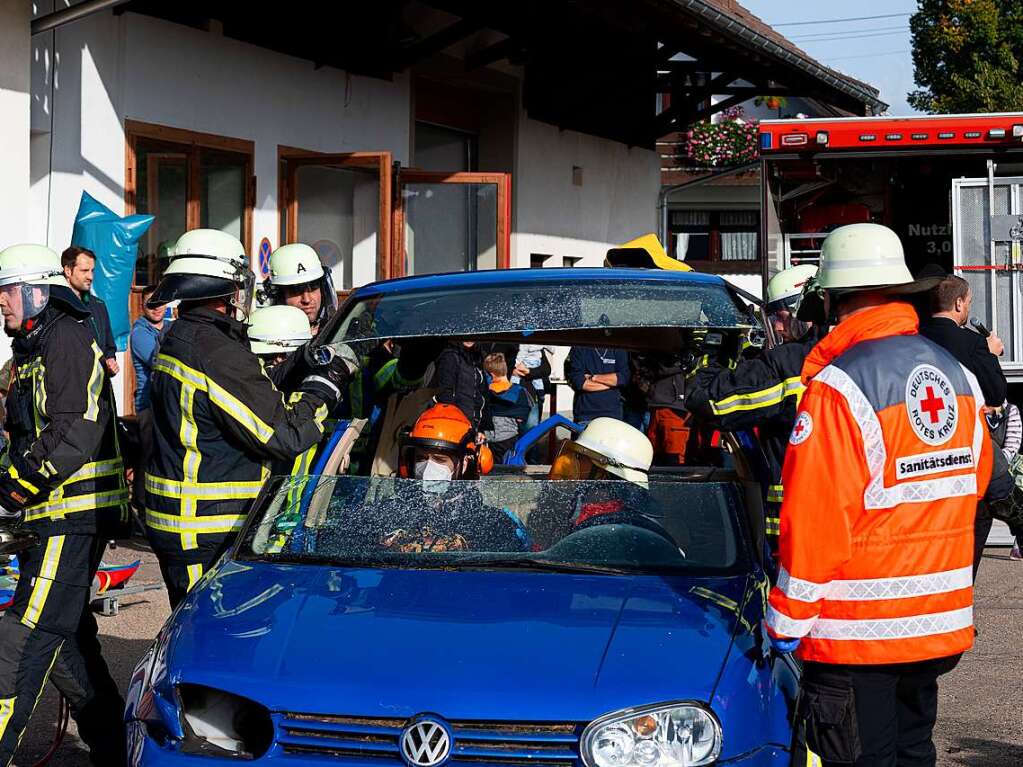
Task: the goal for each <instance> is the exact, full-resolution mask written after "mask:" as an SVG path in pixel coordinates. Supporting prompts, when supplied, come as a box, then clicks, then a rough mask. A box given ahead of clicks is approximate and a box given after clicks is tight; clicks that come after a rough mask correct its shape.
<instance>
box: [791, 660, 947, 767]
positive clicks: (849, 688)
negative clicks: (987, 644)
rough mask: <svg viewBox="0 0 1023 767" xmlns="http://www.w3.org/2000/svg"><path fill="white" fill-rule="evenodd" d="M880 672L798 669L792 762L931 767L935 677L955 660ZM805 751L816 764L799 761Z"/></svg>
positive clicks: (820, 666)
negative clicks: (797, 732) (796, 735)
mask: <svg viewBox="0 0 1023 767" xmlns="http://www.w3.org/2000/svg"><path fill="white" fill-rule="evenodd" d="M959 657H960V656H958V655H955V656H951V657H949V658H938V659H935V660H928V661H920V662H919V663H899V664H891V665H886V666H842V665H835V664H830V663H813V662H808V663H805V664H804V665H803V676H802V682H801V685H802V692H801V698H800V711H799V718H800V720H801V722H800V727H799V729H800V730H801V731H802V738H801V741H802V742H800V743H798V744H797V748H796V757H795V759H794V762H793V763H795V764H800V765H802V764H821V765H823V767H849V766H850V765H855V767H934V765H935V762H936V760H937V754H936V751H935V748H934V741H933V739H932V737H931V736H932V733H933V730H934V722H935V720H936V719H937V716H938V677H939V676H940V675H941V674H944V673H947V672H948V671H950V670H951V669H952V667H954V666H955V664H956V663H957V662H958V660H959ZM807 745H808V746H809V747H810V748H811V749H812V750H813V752H814V753H816V754H817V755H818V756H819V757H820V762H815V761H814V760H813V759H812V758H809V759H807V757H806V755H805V748H806V746H807Z"/></svg>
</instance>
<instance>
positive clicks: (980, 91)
mask: <svg viewBox="0 0 1023 767" xmlns="http://www.w3.org/2000/svg"><path fill="white" fill-rule="evenodd" d="M909 28H910V31H911V33H912V36H913V68H914V79H915V80H916V84H917V85H918V86H920V90H916V91H913V92H911V93H910V94H908V100H909V103H910V104H911V105H913V106H914V107H915V108H916V109H919V110H921V111H924V112H938V113H945V114H948V113H954V112H1019V111H1023V67H1021V61H1023V2H1021V0H919V6H918V10H917V12H916V13H915V14H913V16H912V18H910V20H909Z"/></svg>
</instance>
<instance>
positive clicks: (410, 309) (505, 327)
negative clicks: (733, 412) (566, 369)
mask: <svg viewBox="0 0 1023 767" xmlns="http://www.w3.org/2000/svg"><path fill="white" fill-rule="evenodd" d="M749 324H750V319H749V315H748V312H747V311H746V309H745V308H744V307H743V305H742V304H741V302H740V301H739V300H738V299H737V298H736V297H735V296H734V295H733V294H732V293H731V292H730V291H729V290H728V288H727V287H726V286H725V285H724V284H723V283H716V282H684V281H681V280H674V281H673V280H664V281H658V280H654V279H647V280H622V281H619V282H610V281H606V280H590V281H586V280H572V281H569V282H549V283H548V282H531V283H509V284H500V285H479V286H470V287H466V286H453V287H450V288H434V289H427V290H412V291H406V292H396V293H384V294H378V295H369V296H366V297H365V298H362V299H359V300H358V301H356V302H355V304H354V305H351V306H350V307H349V308H348V310H347V312H346V314H345V317H344V319H343V320H342V321H341V322H340V324H339V325H338V326H337V328H336V329H335V331H334V332H333V333H332V335H331V338H330V341H329V343H343V342H344V343H350V342H352V341H358V340H370V339H384V338H408V337H421V336H434V337H441V338H450V337H452V336H471V335H488V334H490V335H492V334H497V333H515V334H520V335H522V336H527V337H528V336H529V335H531V334H532V333H535V332H540V331H547V332H551V331H565V330H600V329H611V328H655V327H658V328H730V327H737V326H748V325H749Z"/></svg>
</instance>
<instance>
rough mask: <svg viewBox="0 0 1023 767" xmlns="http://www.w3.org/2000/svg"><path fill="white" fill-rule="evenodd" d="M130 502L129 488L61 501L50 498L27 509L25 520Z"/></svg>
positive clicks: (58, 515) (55, 517) (75, 496)
mask: <svg viewBox="0 0 1023 767" xmlns="http://www.w3.org/2000/svg"><path fill="white" fill-rule="evenodd" d="M127 502H128V488H126V487H120V488H118V489H117V490H107V491H105V492H102V493H83V494H82V495H73V496H71V497H70V498H64V499H62V500H59V501H53V500H48V501H45V502H43V503H40V504H38V505H36V506H29V507H28V508H27V509H25V521H26V522H32V521H34V520H37V519H59V518H61V517H65V516H67V515H68V514H75V513H77V512H80V511H92V510H93V509H100V508H103V507H105V506H119V505H121V504H122V503H127Z"/></svg>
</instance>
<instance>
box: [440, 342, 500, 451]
mask: <svg viewBox="0 0 1023 767" xmlns="http://www.w3.org/2000/svg"><path fill="white" fill-rule="evenodd" d="M430 386H431V387H433V388H436V389H438V390H439V391H438V392H437V402H440V403H441V404H444V405H454V406H456V407H457V408H458V409H459V410H461V411H462V413H464V414H465V417H466V418H468V419H469V423H471V424H472V427H473V428H474V429H476V430H477V431H483V430H484V429H486V428H487V426H489V424H488V423H487V422H486V419H485V418H484V412H483V411H484V406H485V404H486V396H487V384H486V379H485V378H484V375H483V359H482V357H481V356H480V352H479V349H477V348H476V343H475V342H474V341H451V342H450V343H449V344H448V345H447V346H446V347H444V350H443V351H442V352H441V353H440V356H438V357H437V362H436V364H435V368H434V374H433V379H432V380H431V382H430Z"/></svg>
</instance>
